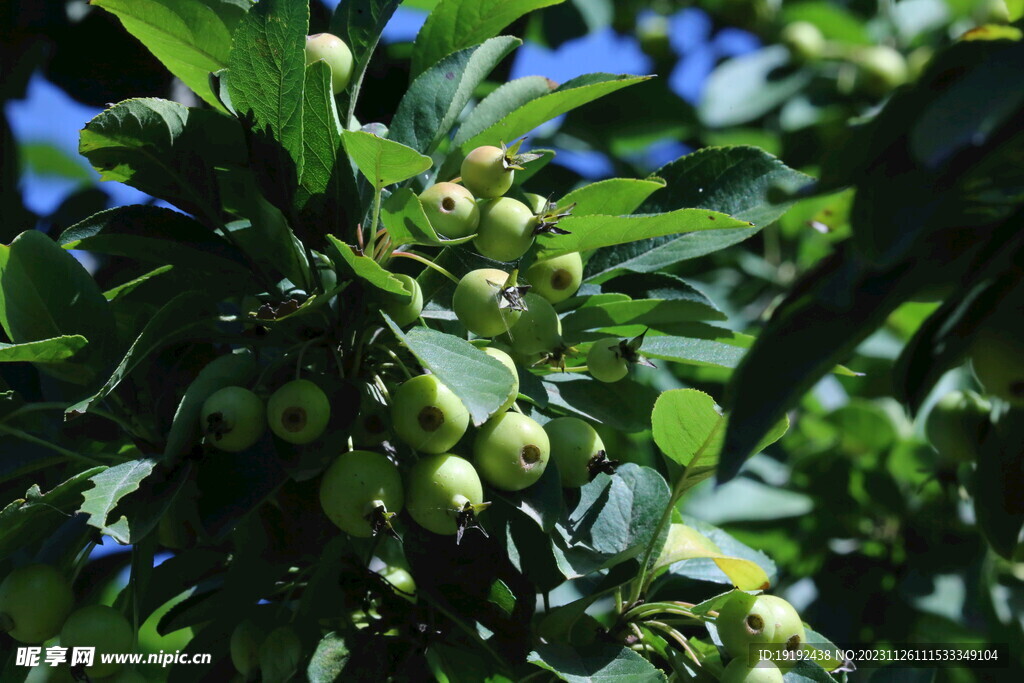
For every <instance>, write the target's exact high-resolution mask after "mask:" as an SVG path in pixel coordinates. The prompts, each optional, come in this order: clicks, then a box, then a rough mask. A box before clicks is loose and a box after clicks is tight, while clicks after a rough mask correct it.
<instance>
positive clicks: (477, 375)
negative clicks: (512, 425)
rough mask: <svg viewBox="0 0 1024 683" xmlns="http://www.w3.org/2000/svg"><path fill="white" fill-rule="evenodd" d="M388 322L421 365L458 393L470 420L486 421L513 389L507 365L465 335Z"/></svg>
mask: <svg viewBox="0 0 1024 683" xmlns="http://www.w3.org/2000/svg"><path fill="white" fill-rule="evenodd" d="M388 324H389V325H391V329H392V330H393V331H394V333H395V336H397V337H398V338H399V340H401V342H402V343H403V344H404V345H405V346H406V347H408V349H409V350H410V351H411V352H412V354H413V355H414V356H416V358H417V360H419V361H420V363H421V364H422V365H423V367H424V368H426V369H428V370H430V371H431V372H432V373H434V374H435V375H436V376H437V378H438V379H439V380H440V381H441V383H442V384H444V385H445V386H447V387H448V388H449V389H451V390H452V391H453V392H454V393H455V395H456V396H458V397H459V400H461V401H462V403H463V404H464V405H465V406H466V409H467V410H468V411H469V414H470V416H471V417H472V418H473V424H475V425H478V426H479V425H482V424H483V423H484V422H486V421H487V418H489V417H490V416H491V415H493V414H494V413H495V412H496V411H497V410H498V408H500V407H501V404H502V403H503V402H504V401H505V398H506V397H507V396H508V393H509V392H510V391H512V375H511V373H509V371H508V368H506V367H505V366H504V365H502V364H501V361H499V360H496V359H494V358H492V357H490V356H488V355H487V354H486V353H484V352H483V351H481V350H480V349H478V348H477V347H475V346H473V345H472V344H470V343H469V342H467V341H466V340H465V339H459V338H458V337H455V336H453V335H450V334H445V333H443V332H437V331H436V330H431V329H428V328H426V327H415V328H413V329H412V330H410V331H409V332H408V334H403V333H402V331H401V330H400V329H399V328H398V326H396V325H395V324H394V323H392V322H391V321H390V320H388Z"/></svg>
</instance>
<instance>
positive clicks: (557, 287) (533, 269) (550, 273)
mask: <svg viewBox="0 0 1024 683" xmlns="http://www.w3.org/2000/svg"><path fill="white" fill-rule="evenodd" d="M526 281H527V282H529V283H530V286H531V287H532V289H531V290H530V291H531V292H533V293H534V294H539V295H541V296H542V297H544V298H545V299H547V300H548V301H550V302H551V303H553V304H557V303H559V302H561V301H565V300H566V299H568V298H569V297H571V296H572V295H573V294H575V293H576V290H578V289H579V288H580V283H581V282H583V258H582V257H581V256H580V254H579V252H576V251H574V252H572V253H569V254H563V255H561V256H555V257H554V258H549V259H544V260H543V261H536V262H535V263H534V264H533V265H532V266H530V267H529V268H528V269H527V270H526Z"/></svg>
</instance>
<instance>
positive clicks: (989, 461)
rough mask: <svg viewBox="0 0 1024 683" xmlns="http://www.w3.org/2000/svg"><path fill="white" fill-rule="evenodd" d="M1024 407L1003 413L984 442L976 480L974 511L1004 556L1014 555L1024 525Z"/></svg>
mask: <svg viewBox="0 0 1024 683" xmlns="http://www.w3.org/2000/svg"><path fill="white" fill-rule="evenodd" d="M1022 417H1024V410H1022V409H1020V408H1015V409H1011V410H1010V411H1008V412H1006V413H1004V414H1003V415H1001V416H1000V417H999V420H998V421H997V422H996V424H995V425H994V427H993V428H992V429H991V430H990V431H989V433H988V435H987V437H986V438H985V440H984V442H982V446H981V453H979V454H978V466H977V470H976V471H975V475H974V476H975V482H974V489H975V490H974V512H975V515H976V516H977V518H978V527H979V528H980V529H981V531H982V533H983V534H984V535H985V539H986V540H987V541H988V542H989V544H990V545H991V546H992V549H993V550H994V551H996V553H998V554H999V555H1000V556H1002V557H1005V558H1007V559H1010V558H1012V557H1013V556H1014V551H1015V550H1016V548H1017V547H1018V545H1019V544H1018V539H1019V538H1020V532H1021V528H1022V527H1024V500H1022V499H1021V495H1020V492H1021V490H1022V488H1021V487H1022V486H1024V449H1021V447H1020V445H1021V443H1022V442H1024V419H1021V418H1022Z"/></svg>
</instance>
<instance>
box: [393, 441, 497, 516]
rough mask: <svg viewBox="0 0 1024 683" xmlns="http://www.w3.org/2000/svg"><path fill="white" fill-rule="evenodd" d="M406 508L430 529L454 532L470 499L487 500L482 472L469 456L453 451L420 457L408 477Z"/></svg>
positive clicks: (472, 503) (474, 503) (480, 501)
mask: <svg viewBox="0 0 1024 683" xmlns="http://www.w3.org/2000/svg"><path fill="white" fill-rule="evenodd" d="M405 492H406V509H407V510H408V511H409V514H410V515H411V516H412V518H413V520H415V522H416V523H417V524H419V525H420V526H421V527H423V528H424V529H426V530H427V531H432V532H433V533H435V534H443V535H446V536H450V535H452V534H455V533H456V532H457V531H458V530H459V528H458V519H457V518H458V515H459V513H460V512H461V511H462V510H463V508H464V507H465V505H466V503H469V504H471V505H479V504H481V503H483V501H484V489H483V485H482V484H481V483H480V476H479V475H478V474H477V472H476V470H475V469H474V468H473V465H472V464H470V462H469V461H468V460H465V459H463V458H460V457H459V456H457V455H452V454H451V453H444V454H439V455H431V456H427V457H425V458H420V459H419V460H418V461H417V462H416V464H415V465H413V466H412V469H410V470H409V475H408V477H407V479H406V487H405Z"/></svg>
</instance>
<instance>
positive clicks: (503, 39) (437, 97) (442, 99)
mask: <svg viewBox="0 0 1024 683" xmlns="http://www.w3.org/2000/svg"><path fill="white" fill-rule="evenodd" d="M522 44H523V41H521V40H519V39H518V38H513V37H511V36H500V37H498V38H491V39H489V40H487V41H485V42H483V43H481V44H480V45H475V46H473V47H470V48H467V49H465V50H460V51H459V52H456V53H454V54H451V55H448V56H447V57H445V58H444V59H442V60H441V61H440V62H438V63H437V64H435V65H434V66H432V67H431V68H430V69H429V70H428V71H426V72H424V73H423V74H422V75H420V77H419V78H417V79H416V80H415V81H413V84H412V86H410V88H409V90H408V91H407V92H406V93H405V96H404V97H402V101H401V102H399V104H398V110H397V111H396V112H395V117H394V119H393V120H392V123H391V128H390V131H389V133H388V139H389V140H394V141H395V142H400V143H402V144H403V145H408V146H409V147H412V148H413V149H415V150H416V151H418V152H423V153H424V154H430V153H431V152H433V151H434V149H435V148H436V147H437V145H438V144H439V143H440V142H441V141H442V140H443V139H445V137H447V136H448V132H449V131H450V130H451V128H452V126H453V125H455V121H456V119H458V117H459V115H460V114H461V113H462V110H463V109H465V108H466V105H467V104H468V103H469V101H470V99H471V98H472V97H473V92H474V91H475V90H476V87H477V86H478V85H480V83H482V82H483V81H484V79H485V78H487V75H488V74H489V73H491V71H492V70H493V69H494V67H496V66H497V65H498V63H499V62H501V60H502V59H504V58H505V57H506V56H508V55H509V54H510V53H511V52H512V51H513V50H514V49H516V48H517V47H519V46H520V45H522Z"/></svg>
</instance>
